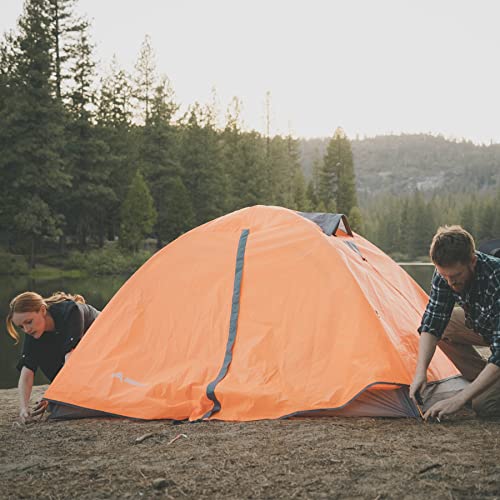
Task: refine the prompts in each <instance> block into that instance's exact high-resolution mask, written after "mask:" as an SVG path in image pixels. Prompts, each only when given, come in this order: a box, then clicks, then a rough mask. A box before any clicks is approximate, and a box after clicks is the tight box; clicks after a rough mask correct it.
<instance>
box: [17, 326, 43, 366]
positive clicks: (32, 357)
mask: <svg viewBox="0 0 500 500" xmlns="http://www.w3.org/2000/svg"><path fill="white" fill-rule="evenodd" d="M34 347H35V346H34V345H33V340H32V338H31V337H29V336H28V335H25V336H24V343H23V352H22V354H21V357H20V358H19V361H18V363H17V365H16V368H17V369H18V370H19V371H21V370H22V368H23V366H25V367H26V368H29V369H30V370H31V371H32V372H33V373H36V369H37V368H38V358H37V355H36V350H35V349H34Z"/></svg>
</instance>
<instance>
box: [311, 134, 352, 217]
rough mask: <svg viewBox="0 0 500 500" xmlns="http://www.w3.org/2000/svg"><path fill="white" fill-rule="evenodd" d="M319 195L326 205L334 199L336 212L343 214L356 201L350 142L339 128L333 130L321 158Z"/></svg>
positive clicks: (346, 212) (348, 210)
mask: <svg viewBox="0 0 500 500" xmlns="http://www.w3.org/2000/svg"><path fill="white" fill-rule="evenodd" d="M319 197H320V199H321V200H322V201H323V203H324V204H325V206H327V207H328V206H329V205H331V202H332V200H335V205H336V207H337V210H338V212H339V213H343V214H349V213H350V211H351V209H352V208H353V207H355V206H356V205H357V203H358V202H357V196H356V180H355V176H354V164H353V158H352V150H351V143H350V141H349V139H348V138H347V136H346V135H345V133H344V131H343V130H342V129H341V128H337V130H336V131H335V134H334V135H333V137H332V139H331V140H330V142H329V143H328V147H327V150H326V154H325V156H324V158H323V165H322V167H321V169H320V171H319Z"/></svg>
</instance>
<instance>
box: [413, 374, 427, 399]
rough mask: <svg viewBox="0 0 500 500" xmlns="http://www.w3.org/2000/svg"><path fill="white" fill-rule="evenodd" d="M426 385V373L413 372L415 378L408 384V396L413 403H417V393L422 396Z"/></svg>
mask: <svg viewBox="0 0 500 500" xmlns="http://www.w3.org/2000/svg"><path fill="white" fill-rule="evenodd" d="M426 387H427V376H426V374H425V373H424V374H418V373H417V374H415V378H414V379H413V382H412V383H411V385H410V398H411V400H412V401H413V402H414V403H415V404H419V401H418V400H417V394H420V395H421V396H422V393H423V392H424V391H425V388H426Z"/></svg>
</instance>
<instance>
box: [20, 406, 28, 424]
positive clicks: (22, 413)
mask: <svg viewBox="0 0 500 500" xmlns="http://www.w3.org/2000/svg"><path fill="white" fill-rule="evenodd" d="M19 420H20V421H21V423H22V424H27V423H29V422H31V412H30V411H29V409H28V408H21V411H20V412H19Z"/></svg>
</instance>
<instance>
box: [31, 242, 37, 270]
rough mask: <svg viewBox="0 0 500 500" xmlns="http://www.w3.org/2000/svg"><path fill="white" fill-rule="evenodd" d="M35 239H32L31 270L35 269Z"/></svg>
mask: <svg viewBox="0 0 500 500" xmlns="http://www.w3.org/2000/svg"><path fill="white" fill-rule="evenodd" d="M35 266H36V261H35V237H34V236H32V237H31V251H30V269H35Z"/></svg>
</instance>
